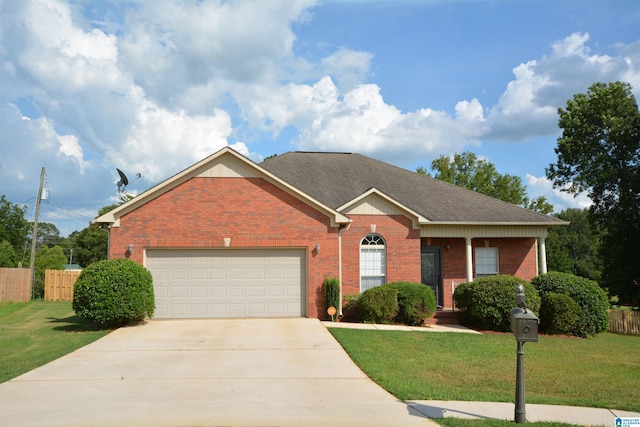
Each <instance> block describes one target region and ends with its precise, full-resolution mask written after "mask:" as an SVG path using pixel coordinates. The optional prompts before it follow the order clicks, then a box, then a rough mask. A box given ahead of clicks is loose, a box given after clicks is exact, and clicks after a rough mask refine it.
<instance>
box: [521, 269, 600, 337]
mask: <svg viewBox="0 0 640 427" xmlns="http://www.w3.org/2000/svg"><path fill="white" fill-rule="evenodd" d="M531 283H532V284H533V286H535V287H536V289H537V290H538V291H539V292H540V294H541V295H544V294H547V293H549V292H554V293H557V294H565V295H568V296H570V297H571V298H572V299H573V300H574V301H575V302H576V303H577V304H578V305H579V306H580V310H581V312H580V315H579V316H578V319H577V320H576V327H575V335H577V336H580V337H586V336H588V335H596V334H598V333H600V332H603V331H606V330H607V328H608V327H609V299H608V297H607V293H606V292H605V291H604V289H602V288H601V287H600V286H598V283H596V282H594V281H593V280H589V279H586V278H584V277H579V276H574V275H573V274H569V273H558V272H555V271H554V272H550V273H547V274H542V275H540V276H538V277H535V278H534V279H533V280H532V281H531Z"/></svg>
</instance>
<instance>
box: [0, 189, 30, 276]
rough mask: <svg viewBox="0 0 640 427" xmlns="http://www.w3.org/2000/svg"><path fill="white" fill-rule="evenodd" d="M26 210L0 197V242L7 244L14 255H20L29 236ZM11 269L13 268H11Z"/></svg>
mask: <svg viewBox="0 0 640 427" xmlns="http://www.w3.org/2000/svg"><path fill="white" fill-rule="evenodd" d="M25 210H26V208H24V207H21V206H19V205H16V204H14V203H11V202H10V201H8V200H7V199H6V198H5V196H4V195H3V196H1V197H0V242H3V241H6V242H9V244H10V245H11V247H12V248H13V250H14V253H15V254H21V253H22V251H23V248H24V245H25V242H26V239H27V236H28V235H29V221H27V220H26V219H25V217H24V215H25ZM12 267H15V265H14V266H12Z"/></svg>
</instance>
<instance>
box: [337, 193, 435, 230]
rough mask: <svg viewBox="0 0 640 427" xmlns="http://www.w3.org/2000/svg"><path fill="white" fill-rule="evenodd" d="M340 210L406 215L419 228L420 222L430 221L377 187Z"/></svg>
mask: <svg viewBox="0 0 640 427" xmlns="http://www.w3.org/2000/svg"><path fill="white" fill-rule="evenodd" d="M338 211H340V212H343V213H344V214H345V215H354V214H355V215H404V216H406V217H408V218H409V219H411V221H412V222H413V224H414V228H419V224H422V223H426V222H428V220H427V219H426V218H424V217H423V216H422V215H420V214H418V213H417V212H414V211H412V210H411V209H409V208H407V207H406V206H403V205H402V204H401V203H398V202H397V201H395V200H393V199H391V198H390V197H389V196H387V195H386V194H384V193H382V192H381V191H378V190H377V189H376V188H372V189H370V190H369V191H367V192H365V193H364V194H361V195H360V196H359V197H356V198H355V199H353V200H350V201H349V202H347V203H346V204H344V205H342V206H340V207H339V208H338Z"/></svg>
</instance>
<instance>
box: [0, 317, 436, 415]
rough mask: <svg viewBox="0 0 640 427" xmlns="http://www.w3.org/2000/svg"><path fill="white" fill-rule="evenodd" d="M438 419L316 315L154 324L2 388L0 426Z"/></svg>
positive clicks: (127, 331) (126, 330)
mask: <svg viewBox="0 0 640 427" xmlns="http://www.w3.org/2000/svg"><path fill="white" fill-rule="evenodd" d="M321 425H322V426H327V425H333V426H409V427H411V426H436V425H437V424H436V423H434V422H433V421H431V420H429V419H428V418H427V417H426V416H424V415H423V414H422V413H421V412H419V411H416V410H414V409H413V408H412V407H411V406H409V405H407V404H405V403H403V402H400V401H398V400H397V399H396V398H395V397H393V396H392V395H390V394H389V393H387V392H386V391H384V390H383V389H382V388H380V387H379V386H377V385H376V384H375V383H374V382H373V381H371V380H370V379H369V378H368V377H367V376H366V375H364V374H363V373H362V371H360V369H359V368H358V367H357V366H356V365H355V364H354V363H353V362H352V361H351V359H349V357H348V356H347V354H346V353H345V352H344V350H343V349H342V348H341V347H340V345H339V344H338V343H337V342H336V341H335V339H334V338H333V337H332V336H331V334H330V333H329V332H328V331H327V329H326V328H325V327H323V326H322V324H321V323H320V322H319V321H318V320H315V319H268V320H267V319H263V320H257V319H256V320H252V319H241V320H152V321H149V322H147V323H146V324H144V325H140V326H135V327H126V328H121V329H118V330H116V331H114V332H112V333H110V334H109V335H107V336H105V337H104V338H102V339H100V340H98V341H96V342H94V343H92V344H90V345H88V346H86V347H83V348H81V349H79V350H77V351H75V352H73V353H71V354H69V355H67V356H64V357H62V358H60V359H57V360H55V361H53V362H51V363H49V364H47V365H45V366H42V367H40V368H38V369H35V370H33V371H31V372H28V373H26V374H24V375H22V376H20V377H17V378H14V379H13V380H10V381H8V382H5V383H3V384H0V426H11V427H20V426H65V427H73V426H321Z"/></svg>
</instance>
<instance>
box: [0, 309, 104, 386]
mask: <svg viewBox="0 0 640 427" xmlns="http://www.w3.org/2000/svg"><path fill="white" fill-rule="evenodd" d="M110 331H111V330H110V329H100V328H99V327H97V326H95V325H94V324H92V323H90V322H87V321H86V320H83V319H81V318H79V317H77V316H76V315H75V313H74V312H73V309H72V308H71V303H70V302H54V301H48V302H44V301H32V302H24V303H0V383H1V382H4V381H7V380H9V379H11V378H14V377H17V376H18V375H21V374H23V373H25V372H28V371H30V370H32V369H34V368H37V367H38V366H42V365H44V364H46V363H48V362H50V361H52V360H55V359H57V358H59V357H60V356H63V355H65V354H67V353H70V352H72V351H74V350H76V349H78V348H80V347H82V346H85V345H87V344H89V343H91V342H93V341H95V340H97V339H98V338H101V337H103V336H105V335H106V334H108V333H109V332H110Z"/></svg>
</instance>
